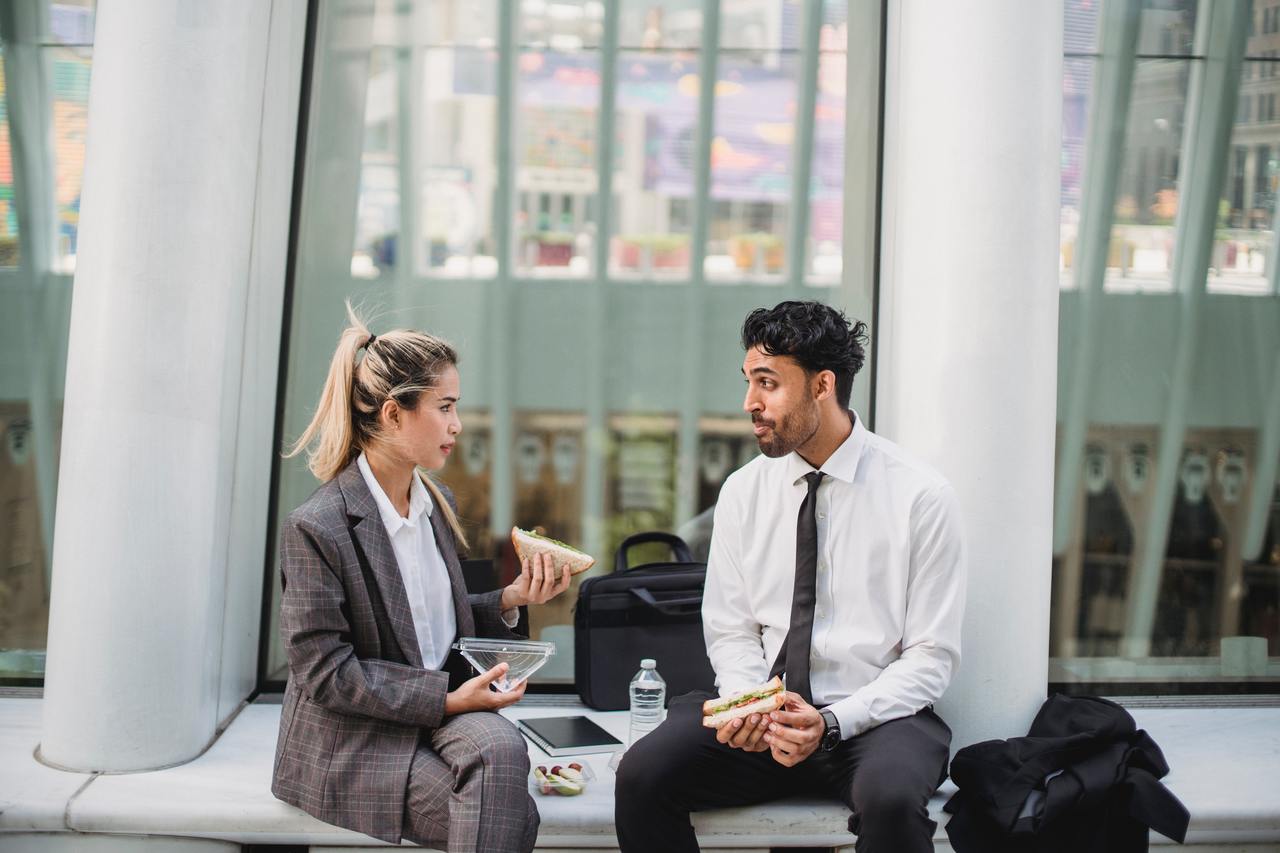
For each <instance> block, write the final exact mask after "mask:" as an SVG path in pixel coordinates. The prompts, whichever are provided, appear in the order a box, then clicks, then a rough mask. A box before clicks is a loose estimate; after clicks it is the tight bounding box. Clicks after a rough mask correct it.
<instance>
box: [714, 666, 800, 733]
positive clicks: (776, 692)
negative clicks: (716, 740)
mask: <svg viewBox="0 0 1280 853" xmlns="http://www.w3.org/2000/svg"><path fill="white" fill-rule="evenodd" d="M785 702H786V699H785V698H784V696H783V689H782V679H781V678H779V677H778V676H776V675H775V676H774V677H773V678H771V679H769V680H768V681H766V682H765V683H764V684H761V685H760V686H759V687H752V688H751V689H749V690H739V691H738V692H737V693H730V694H729V695H727V696H721V697H719V698H717V699H708V700H707V701H705V702H703V703H702V724H703V725H704V726H707V727H709V728H713V729H718V728H720V727H721V726H723V725H724V724H725V723H727V722H729V721H730V720H736V719H738V718H739V717H747V716H750V715H751V714H767V713H768V712H770V711H776V710H777V709H778V708H781V707H782V706H783V704H784V703H785Z"/></svg>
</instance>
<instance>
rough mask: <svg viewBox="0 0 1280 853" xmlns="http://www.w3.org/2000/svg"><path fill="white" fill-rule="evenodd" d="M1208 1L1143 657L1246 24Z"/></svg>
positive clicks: (1143, 603) (1135, 615)
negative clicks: (1175, 344) (1175, 343)
mask: <svg viewBox="0 0 1280 853" xmlns="http://www.w3.org/2000/svg"><path fill="white" fill-rule="evenodd" d="M1208 5H1209V8H1208V9H1207V10H1206V9H1204V8H1203V6H1202V9H1201V13H1202V14H1204V15H1205V18H1206V19H1207V21H1206V25H1207V30H1206V31H1204V32H1203V36H1202V37H1203V39H1204V41H1205V43H1206V49H1205V50H1204V51H1203V55H1204V57H1205V58H1204V59H1203V60H1202V61H1200V62H1198V63H1196V64H1195V65H1193V67H1192V73H1191V84H1190V88H1189V91H1188V97H1187V121H1186V126H1185V130H1184V133H1183V139H1182V155H1181V163H1182V168H1183V169H1184V170H1185V178H1184V179H1183V180H1180V181H1179V187H1180V190H1181V192H1180V197H1181V199H1182V201H1181V204H1180V205H1179V208H1178V218H1177V223H1176V226H1175V234H1174V255H1173V267H1172V277H1173V286H1174V290H1175V291H1176V292H1177V293H1178V294H1179V310H1178V326H1177V330H1176V338H1175V340H1176V341H1177V349H1176V350H1175V353H1174V360H1173V369H1172V370H1171V372H1170V381H1169V397H1168V403H1167V406H1166V409H1165V415H1164V420H1163V423H1162V425H1161V429H1160V439H1159V442H1158V450H1157V452H1156V478H1155V487H1154V490H1153V497H1152V501H1151V505H1150V509H1149V511H1148V515H1147V519H1146V529H1147V536H1146V542H1145V547H1144V548H1143V549H1142V551H1141V553H1140V554H1139V555H1138V558H1137V560H1136V571H1135V573H1134V577H1133V579H1132V580H1133V582H1132V584H1131V585H1130V588H1129V595H1128V602H1127V604H1128V619H1127V620H1126V622H1127V624H1126V630H1125V640H1124V642H1125V649H1124V652H1125V654H1126V655H1127V656H1130V657H1146V656H1147V655H1148V654H1150V650H1151V635H1152V631H1153V629H1154V627H1155V616H1156V603H1157V599H1158V597H1159V592H1160V581H1161V575H1162V569H1163V567H1164V553H1165V544H1166V541H1167V539H1168V536H1169V523H1170V514H1171V513H1172V511H1173V502H1174V498H1175V497H1176V494H1177V485H1178V468H1179V466H1180V463H1181V460H1182V448H1183V443H1184V441H1185V440H1186V432H1187V412H1188V410H1189V409H1190V404H1191V392H1192V380H1193V379H1194V375H1195V368H1196V363H1197V361H1198V353H1199V344H1200V340H1199V338H1200V325H1201V320H1202V317H1201V308H1202V306H1203V303H1204V295H1205V290H1206V279H1207V277H1208V273H1209V259H1210V255H1211V253H1212V251H1213V240H1214V231H1215V229H1216V227H1217V220H1218V200H1219V198H1220V197H1221V196H1220V193H1221V190H1222V181H1223V178H1224V177H1225V173H1226V163H1227V158H1226V153H1227V151H1228V149H1229V145H1230V141H1231V129H1232V124H1233V121H1234V119H1235V105H1236V93H1237V92H1239V89H1240V70H1241V66H1242V57H1243V55H1244V47H1245V37H1246V33H1247V32H1248V13H1249V4H1247V3H1236V2H1234V0H1216V2H1213V3H1212V4H1208ZM1197 52H1199V51H1197Z"/></svg>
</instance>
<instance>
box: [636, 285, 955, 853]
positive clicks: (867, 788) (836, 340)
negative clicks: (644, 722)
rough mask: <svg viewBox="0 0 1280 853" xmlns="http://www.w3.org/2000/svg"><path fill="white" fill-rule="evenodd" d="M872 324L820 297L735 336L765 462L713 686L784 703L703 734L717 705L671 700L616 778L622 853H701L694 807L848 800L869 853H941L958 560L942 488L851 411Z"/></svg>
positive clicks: (745, 479) (712, 604)
mask: <svg viewBox="0 0 1280 853" xmlns="http://www.w3.org/2000/svg"><path fill="white" fill-rule="evenodd" d="M865 332H866V326H865V324H863V323H858V324H857V325H855V326H852V327H850V324H849V322H848V320H847V319H846V318H845V317H844V315H843V314H841V313H840V312H838V311H836V310H835V309H833V308H830V307H828V306H826V305H822V304H820V303H816V302H783V303H781V304H780V305H778V306H777V307H775V308H773V309H768V310H766V309H758V310H756V311H753V312H752V313H751V314H750V315H749V316H748V317H747V319H746V322H745V323H744V324H743V327H742V345H743V348H744V349H745V350H746V358H745V360H744V361H743V365H742V373H743V376H744V377H745V378H746V382H747V392H746V399H745V401H744V402H743V408H744V409H745V410H746V411H747V413H748V414H750V415H751V422H752V425H753V426H754V431H755V436H756V441H757V442H758V443H759V445H760V450H761V451H762V453H763V455H762V456H759V457H757V458H755V459H753V460H752V461H751V462H749V463H748V464H746V465H745V466H743V467H742V468H741V469H739V470H737V471H735V472H734V473H733V474H731V475H730V476H729V479H728V480H727V481H726V482H725V484H724V487H723V488H722V489H721V491H720V499H719V502H718V504H717V506H716V512H715V524H714V528H713V531H714V532H713V533H712V539H711V553H710V557H709V559H708V565H707V585H706V592H705V595H704V599H703V605H702V618H703V626H704V632H705V636H706V641H707V653H708V655H709V656H710V658H711V664H712V666H713V667H714V669H715V671H716V684H717V686H718V688H719V690H720V694H721V695H725V694H728V693H733V692H737V691H740V690H744V689H748V688H751V687H753V686H755V685H758V684H761V683H762V682H764V681H766V680H767V679H768V678H770V677H771V676H772V675H777V674H784V675H785V680H786V686H787V693H786V704H785V705H784V707H783V708H782V709H781V710H778V711H774V712H772V713H770V714H767V715H759V714H757V715H753V716H751V717H749V718H747V719H746V720H735V721H734V722H732V723H730V724H728V725H726V726H724V727H723V728H720V729H709V728H705V727H703V726H702V725H701V707H700V706H701V702H702V700H703V699H705V698H708V696H707V694H690V695H689V696H687V697H683V698H682V699H678V700H676V701H675V702H673V703H672V704H671V707H670V710H669V712H668V717H667V719H666V721H665V722H664V723H663V724H662V725H661V726H659V727H658V728H657V729H656V730H655V731H653V732H652V733H650V734H649V735H648V736H646V737H645V738H643V739H641V740H639V741H637V742H636V744H635V745H634V746H632V747H631V749H630V750H628V752H627V753H626V755H625V757H624V758H623V761H622V764H621V765H620V767H619V769H618V780H617V797H616V825H617V831H618V840H619V843H620V845H621V848H622V850H623V851H637V853H639V852H640V851H645V853H650V851H655V850H662V851H664V853H666V851H670V853H679V851H693V850H697V849H698V843H697V839H696V837H695V836H694V832H693V828H692V825H691V824H690V822H689V812H690V811H696V810H700V809H709V808H719V807H723V806H735V805H748V804H752V803H759V802H765V801H768V800H772V799H776V798H778V797H782V796H788V795H792V794H797V793H809V794H815V793H820V794H825V795H828V796H830V795H834V796H838V797H840V799H842V800H843V801H844V802H845V804H847V805H848V806H849V809H850V810H851V812H852V816H851V817H850V820H849V829H850V831H851V832H854V833H856V834H857V835H858V844H857V849H858V850H859V851H860V853H912V852H913V851H932V850H933V843H932V836H933V831H934V828H935V825H934V823H933V821H931V820H930V819H929V815H928V807H927V804H928V800H929V797H930V796H931V795H932V794H933V792H934V791H935V790H936V788H937V786H938V785H939V784H940V783H941V782H942V780H943V779H944V778H945V777H946V767H947V758H948V751H949V746H950V742H951V731H950V729H948V728H947V726H946V724H945V723H943V722H942V720H941V719H940V718H939V717H938V716H937V715H936V714H935V713H934V712H933V710H932V705H933V703H934V702H935V701H936V700H937V699H938V698H939V697H940V696H941V695H942V693H943V691H944V690H946V688H947V684H948V683H949V682H950V680H951V675H952V673H953V672H954V671H955V668H956V666H957V664H958V663H959V659H960V623H961V618H962V615H963V609H964V590H965V570H964V552H963V546H962V543H961V537H960V523H959V518H958V512H957V507H956V498H955V495H954V493H953V492H952V489H951V487H950V486H949V485H948V484H947V482H946V481H945V480H944V479H943V478H942V477H941V476H940V475H938V474H937V473H936V472H934V471H932V470H931V469H929V468H928V467H926V466H925V465H924V464H922V463H920V462H918V461H916V460H915V459H913V458H911V457H910V456H908V455H907V454H906V453H905V452H903V451H902V450H901V449H899V448H898V447H896V446H895V445H894V444H892V443H891V442H889V441H886V440H885V439H883V438H880V437H879V436H877V435H874V434H872V433H871V432H869V431H868V430H867V428H866V427H865V426H864V425H863V424H862V422H861V420H860V419H859V418H858V417H857V415H856V414H855V413H854V412H852V411H850V410H849V396H850V393H851V390H852V387H853V378H854V376H855V375H856V374H857V373H858V370H859V369H860V368H861V367H862V363H863V359H864V349H863V347H864V344H865V340H866V335H865ZM943 416H945V413H941V412H940V413H939V417H943Z"/></svg>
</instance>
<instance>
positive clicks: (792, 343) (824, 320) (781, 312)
mask: <svg viewBox="0 0 1280 853" xmlns="http://www.w3.org/2000/svg"><path fill="white" fill-rule="evenodd" d="M754 346H758V347H760V349H762V350H763V351H764V352H765V353H767V354H768V355H789V356H791V357H792V358H794V359H795V360H796V361H797V362H798V363H799V364H800V366H801V367H803V368H804V369H805V370H806V371H808V372H809V373H817V372H819V371H822V370H830V371H831V372H832V373H834V374H835V375H836V402H837V403H839V404H840V405H841V407H843V408H845V409H847V408H849V397H850V395H851V394H852V393H853V377H854V376H856V375H857V374H858V371H859V370H861V369H862V364H863V362H864V361H865V360H866V346H867V324H866V323H863V322H862V321H858V322H855V323H853V324H850V322H849V318H848V317H846V316H845V315H844V313H843V312H841V311H838V310H837V309H835V308H832V307H831V306H830V305H824V304H822V303H821V302H796V301H787V302H779V303H778V304H777V305H775V306H774V307H773V308H757V309H756V310H754V311H752V312H751V313H750V314H748V315H747V319H746V320H744V321H743V323H742V348H743V349H744V350H749V349H751V348H752V347H754Z"/></svg>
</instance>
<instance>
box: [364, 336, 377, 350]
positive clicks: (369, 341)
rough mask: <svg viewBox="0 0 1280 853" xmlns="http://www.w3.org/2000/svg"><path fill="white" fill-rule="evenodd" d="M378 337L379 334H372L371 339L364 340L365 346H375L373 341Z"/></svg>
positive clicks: (366, 347) (367, 347)
mask: <svg viewBox="0 0 1280 853" xmlns="http://www.w3.org/2000/svg"><path fill="white" fill-rule="evenodd" d="M377 339H378V336H377V335H370V336H369V340H367V341H365V342H364V348H365V349H369V348H370V347H371V346H373V342H374V341H376V340H377Z"/></svg>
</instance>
